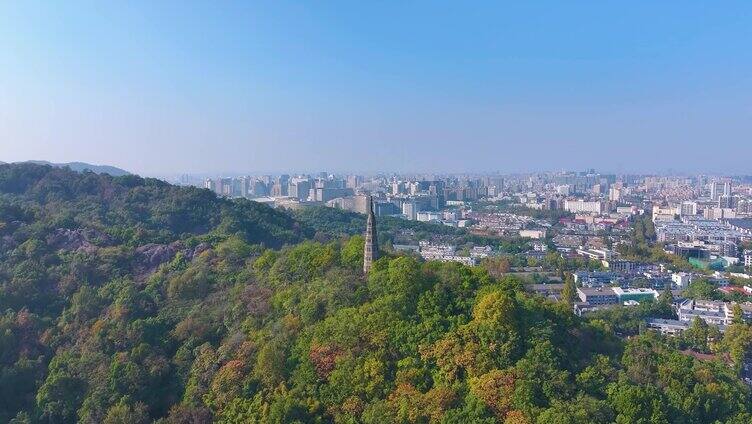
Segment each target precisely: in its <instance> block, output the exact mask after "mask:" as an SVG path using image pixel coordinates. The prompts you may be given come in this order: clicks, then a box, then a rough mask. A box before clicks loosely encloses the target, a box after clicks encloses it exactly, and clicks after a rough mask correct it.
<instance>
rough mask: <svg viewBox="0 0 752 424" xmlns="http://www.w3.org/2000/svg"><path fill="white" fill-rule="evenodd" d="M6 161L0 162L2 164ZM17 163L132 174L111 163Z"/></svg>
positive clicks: (30, 161)
mask: <svg viewBox="0 0 752 424" xmlns="http://www.w3.org/2000/svg"><path fill="white" fill-rule="evenodd" d="M2 163H4V162H0V164H2ZM17 163H33V164H36V165H49V166H54V167H56V168H65V167H68V168H70V169H71V170H72V171H76V172H84V171H86V170H89V171H91V172H94V173H95V174H110V175H112V176H113V177H121V176H123V175H131V173H130V172H128V171H126V170H124V169H120V168H117V167H115V166H110V165H92V164H90V163H85V162H67V163H54V162H49V161H46V160H29V161H25V162H17Z"/></svg>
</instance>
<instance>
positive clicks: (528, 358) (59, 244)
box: [0, 165, 752, 423]
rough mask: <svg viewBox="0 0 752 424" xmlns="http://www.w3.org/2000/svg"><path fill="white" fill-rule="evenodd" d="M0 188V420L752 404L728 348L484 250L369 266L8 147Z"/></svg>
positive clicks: (347, 417)
mask: <svg viewBox="0 0 752 424" xmlns="http://www.w3.org/2000/svg"><path fill="white" fill-rule="evenodd" d="M0 192H2V194H1V196H2V197H1V198H0V200H1V202H0V205H1V208H0V237H1V240H2V245H1V246H0V259H1V260H0V307H1V309H2V311H4V312H3V313H2V315H0V422H6V421H9V420H12V422H16V423H21V422H40V423H41V422H44V423H67V422H76V421H80V422H86V423H146V422H152V421H154V420H159V421H160V422H164V423H204V422H212V421H216V422H227V423H245V422H251V423H252V422H259V423H267V422H272V423H273V422H277V423H283V422H285V423H286V422H314V423H315V422H337V423H358V422H362V423H392V422H394V423H423V422H444V423H467V422H471V423H493V422H504V423H609V422H617V423H673V422H681V423H713V422H725V423H748V422H750V421H751V420H752V415H750V412H751V410H752V407H750V400H752V399H751V398H750V391H749V388H748V387H747V386H745V385H744V384H743V383H742V382H741V381H740V380H739V379H738V378H737V376H736V373H737V372H738V371H739V370H738V369H734V368H731V367H729V366H727V365H726V364H724V363H723V362H721V361H700V360H698V359H695V358H693V357H692V356H688V355H685V354H683V353H681V352H680V351H679V350H677V349H676V347H672V345H671V344H670V343H668V342H667V341H666V340H663V339H662V338H660V337H659V336H657V335H655V334H652V333H645V334H642V335H638V336H635V337H633V338H631V339H630V340H629V341H627V342H623V341H621V340H620V339H619V338H617V337H615V336H614V330H613V328H612V326H611V324H610V323H609V321H608V320H607V319H602V320H601V319H595V320H591V321H583V320H581V319H579V318H577V317H575V316H574V315H573V314H572V313H571V312H570V309H569V307H568V305H566V304H565V303H553V302H550V301H548V300H545V299H543V298H541V297H531V296H529V295H527V294H525V292H524V290H522V287H521V285H520V283H519V281H518V280H516V279H514V278H510V277H503V278H500V279H494V278H492V277H491V276H490V275H489V273H488V272H487V271H486V270H485V269H484V268H481V267H475V268H468V267H464V266H461V265H458V264H441V263H434V262H430V263H421V262H419V261H417V260H416V259H414V258H412V257H406V256H385V257H383V258H382V259H380V260H378V261H377V262H376V263H375V265H374V269H373V270H372V272H371V273H370V274H369V275H368V276H367V277H364V276H363V275H362V272H361V271H360V267H361V260H362V247H363V240H362V238H361V237H359V236H355V237H350V238H348V239H334V241H330V242H326V243H319V242H313V241H302V242H299V243H297V244H293V243H295V242H298V241H299V240H301V239H302V238H305V237H310V236H311V235H312V231H309V230H307V229H306V228H307V226H305V225H301V224H299V223H298V222H297V221H295V220H294V219H292V218H290V216H288V215H285V214H281V213H278V212H275V211H273V210H271V209H269V208H266V207H262V206H259V205H256V204H253V203H251V202H246V201H228V200H221V199H217V198H216V197H214V196H213V195H211V194H210V193H208V192H207V191H204V190H195V189H184V188H175V187H171V186H169V185H166V184H163V183H160V182H157V181H154V180H144V179H140V178H138V177H118V178H112V177H109V176H96V175H93V174H75V173H72V172H70V171H65V170H55V169H52V168H47V167H36V166H28V165H26V166H9V165H2V166H0ZM734 332H735V334H737V335H736V336H735V338H734V339H733V343H732V341H731V340H730V341H729V348H728V350H729V351H730V352H736V355H737V357H739V356H740V355H742V356H743V355H744V352H746V351H747V350H748V348H749V339H750V337H748V335H749V334H750V332H749V331H748V327H746V326H744V324H741V323H740V324H738V327H735V329H734Z"/></svg>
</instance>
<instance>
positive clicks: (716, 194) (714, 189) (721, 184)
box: [710, 181, 731, 201]
mask: <svg viewBox="0 0 752 424" xmlns="http://www.w3.org/2000/svg"><path fill="white" fill-rule="evenodd" d="M721 196H731V182H730V181H713V182H712V183H710V198H711V199H712V200H715V201H718V200H719V199H720V198H721Z"/></svg>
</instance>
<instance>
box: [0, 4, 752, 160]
mask: <svg viewBox="0 0 752 424" xmlns="http://www.w3.org/2000/svg"><path fill="white" fill-rule="evenodd" d="M105 3H106V2H78V1H70V2H2V3H0V161H16V160H24V159H47V160H52V161H74V160H80V161H88V162H94V163H107V164H112V165H116V166H121V167H123V168H126V169H129V170H133V171H135V172H140V173H145V174H164V173H179V172H221V171H239V172H262V171H277V170H285V171H295V170H298V171H306V170H319V169H327V170H331V171H363V172H373V171H379V170H383V171H420V172H422V171H427V172H431V171H451V172H459V171H478V172H481V171H501V172H516V171H526V170H561V169H581V168H591V167H594V168H597V169H602V170H607V171H616V172H632V171H634V172H664V171H666V170H668V169H673V170H677V171H685V172H734V173H747V174H750V173H752V166H750V164H751V163H752V48H751V46H752V2H749V1H721V2H700V1H686V0H685V1H660V2H653V1H638V2H634V1H633V2H626V1H622V2H615V1H603V0H600V1H587V2H585V1H567V2H561V1H532V2H473V3H470V2H419V1H416V2H409V1H408V2H405V1H401V2H351V1H342V2H337V1H329V2H282V1H275V2H268V3H267V2H244V3H249V4H244V5H239V4H238V2H234V3H231V2H228V3H223V2H135V1H134V2H110V3H121V4H117V5H106V4H105ZM125 3H128V4H125ZM153 3H159V5H155V4H153ZM251 3H252V4H251ZM366 157H367V158H368V159H365V158H366Z"/></svg>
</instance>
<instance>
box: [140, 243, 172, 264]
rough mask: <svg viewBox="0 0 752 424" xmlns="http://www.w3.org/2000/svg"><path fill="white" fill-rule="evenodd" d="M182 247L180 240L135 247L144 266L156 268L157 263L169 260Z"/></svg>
mask: <svg viewBox="0 0 752 424" xmlns="http://www.w3.org/2000/svg"><path fill="white" fill-rule="evenodd" d="M182 248H183V245H182V244H181V243H180V242H174V243H170V244H155V243H149V244H145V245H143V246H139V247H137V248H136V255H137V256H138V259H139V262H140V263H141V265H142V266H143V267H145V268H156V267H158V266H159V265H161V264H163V263H165V262H169V261H171V260H172V259H173V258H174V257H175V255H177V253H178V252H179V251H180V250H181V249H182Z"/></svg>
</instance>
